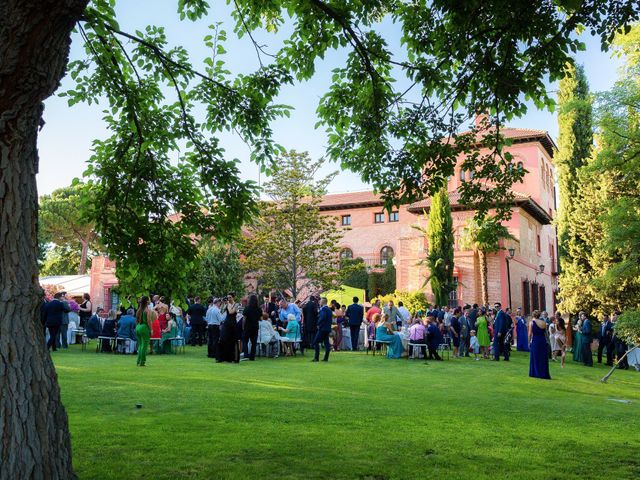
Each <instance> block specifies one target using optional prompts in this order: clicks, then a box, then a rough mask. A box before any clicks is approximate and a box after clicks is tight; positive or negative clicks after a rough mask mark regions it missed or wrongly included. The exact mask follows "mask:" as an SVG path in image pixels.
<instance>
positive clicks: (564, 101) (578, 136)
mask: <svg viewBox="0 0 640 480" xmlns="http://www.w3.org/2000/svg"><path fill="white" fill-rule="evenodd" d="M558 105H559V113H558V127H559V136H558V153H557V154H556V157H555V163H556V169H557V171H558V185H559V193H560V202H559V206H558V207H559V208H558V246H559V250H560V263H561V267H562V270H564V269H565V268H566V267H567V266H568V264H569V263H571V262H572V261H574V260H575V259H574V258H573V256H572V253H571V250H573V249H572V248H571V247H572V245H571V244H572V243H575V242H576V241H578V239H577V238H576V237H575V236H573V235H571V233H570V230H571V228H570V223H571V221H572V214H573V212H574V210H575V205H576V202H577V198H578V191H579V189H580V185H579V182H580V180H579V178H578V175H577V172H578V170H579V169H580V167H582V166H584V165H586V164H587V161H588V159H589V157H590V155H591V149H592V146H593V128H592V111H591V99H590V96H589V84H588V83H587V78H586V76H585V74H584V69H583V68H582V67H581V66H575V65H573V64H569V65H568V66H567V75H566V76H565V77H564V78H563V79H562V80H561V81H560V91H559V93H558Z"/></svg>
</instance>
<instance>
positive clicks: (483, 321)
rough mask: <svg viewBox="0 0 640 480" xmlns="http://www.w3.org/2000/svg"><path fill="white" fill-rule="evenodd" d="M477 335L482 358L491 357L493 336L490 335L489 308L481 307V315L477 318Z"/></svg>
mask: <svg viewBox="0 0 640 480" xmlns="http://www.w3.org/2000/svg"><path fill="white" fill-rule="evenodd" d="M476 337H478V344H479V345H480V353H482V358H489V346H490V345H491V337H490V336H489V325H488V322H487V309H486V308H485V307H482V308H480V316H479V317H478V318H477V319H476Z"/></svg>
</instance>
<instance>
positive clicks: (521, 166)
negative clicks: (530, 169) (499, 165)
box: [518, 162, 524, 172]
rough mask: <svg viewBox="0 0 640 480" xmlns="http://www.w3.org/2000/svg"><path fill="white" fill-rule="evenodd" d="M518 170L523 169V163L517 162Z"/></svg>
mask: <svg viewBox="0 0 640 480" xmlns="http://www.w3.org/2000/svg"><path fill="white" fill-rule="evenodd" d="M518 170H520V171H521V172H522V171H524V163H522V162H518Z"/></svg>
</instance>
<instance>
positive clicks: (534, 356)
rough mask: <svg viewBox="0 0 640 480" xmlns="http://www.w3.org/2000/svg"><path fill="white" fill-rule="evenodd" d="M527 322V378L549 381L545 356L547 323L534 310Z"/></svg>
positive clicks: (547, 359) (549, 376)
mask: <svg viewBox="0 0 640 480" xmlns="http://www.w3.org/2000/svg"><path fill="white" fill-rule="evenodd" d="M532 316H533V318H532V320H531V322H529V350H530V354H529V376H530V377H534V378H545V379H548V380H551V375H550V374H549V355H548V354H547V323H546V322H545V321H544V320H541V319H540V312H539V311H538V310H536V311H535V312H533V314H532Z"/></svg>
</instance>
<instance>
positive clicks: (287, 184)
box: [242, 151, 345, 299]
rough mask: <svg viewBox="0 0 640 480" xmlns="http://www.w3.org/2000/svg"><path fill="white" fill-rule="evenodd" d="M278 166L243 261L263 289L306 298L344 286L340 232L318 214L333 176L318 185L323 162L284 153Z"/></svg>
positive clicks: (250, 230) (334, 223) (334, 221)
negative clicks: (257, 278)
mask: <svg viewBox="0 0 640 480" xmlns="http://www.w3.org/2000/svg"><path fill="white" fill-rule="evenodd" d="M278 164H279V166H278V169H277V170H276V171H275V172H274V175H273V176H272V177H271V178H270V179H269V181H268V183H266V185H265V186H264V189H263V191H264V194H265V195H266V196H267V197H268V198H269V201H265V202H262V203H261V206H260V214H259V215H258V216H256V217H255V218H254V219H253V220H252V222H250V223H249V224H248V231H247V234H246V238H245V241H244V246H243V248H242V252H243V253H244V260H243V262H244V265H245V266H246V269H247V271H249V272H251V273H253V274H255V275H257V276H258V277H259V278H260V280H261V284H262V285H263V286H264V287H266V288H271V289H275V290H277V291H279V292H281V293H284V292H286V291H288V292H290V293H291V295H292V297H293V298H294V299H302V298H303V297H306V296H307V295H309V294H310V293H314V292H316V291H318V290H326V289H329V288H332V287H335V286H337V285H338V284H339V283H340V281H341V275H340V273H341V268H340V267H341V265H340V246H339V244H340V239H341V238H342V230H341V229H340V228H339V227H338V226H337V218H335V217H331V216H327V215H321V214H320V209H319V204H320V202H321V201H322V196H323V195H324V194H325V193H326V188H327V185H328V184H329V182H331V180H332V179H333V177H334V176H335V173H334V174H331V175H329V176H327V177H325V178H323V179H321V180H317V181H316V180H315V179H314V178H315V177H316V175H317V174H318V170H319V169H320V168H321V167H322V165H323V160H317V161H313V160H311V159H310V158H309V155H308V154H307V153H297V152H294V151H291V152H289V153H285V154H283V155H282V157H281V158H280V159H279V161H278ZM344 270H345V269H344V268H343V269H342V271H343V272H344Z"/></svg>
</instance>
